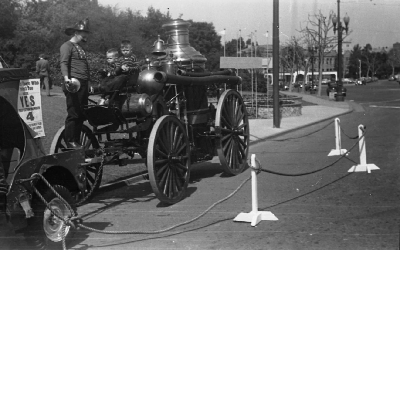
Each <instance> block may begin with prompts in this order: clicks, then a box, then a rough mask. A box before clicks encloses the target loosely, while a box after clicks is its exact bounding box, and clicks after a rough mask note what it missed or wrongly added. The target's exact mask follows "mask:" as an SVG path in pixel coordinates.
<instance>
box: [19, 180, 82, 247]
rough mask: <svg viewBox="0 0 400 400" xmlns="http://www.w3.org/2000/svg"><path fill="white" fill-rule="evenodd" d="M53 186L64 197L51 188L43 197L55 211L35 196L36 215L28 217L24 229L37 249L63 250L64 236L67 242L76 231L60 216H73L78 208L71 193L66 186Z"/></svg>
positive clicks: (28, 239) (32, 245)
mask: <svg viewBox="0 0 400 400" xmlns="http://www.w3.org/2000/svg"><path fill="white" fill-rule="evenodd" d="M53 188H54V190H55V191H56V192H57V193H58V194H59V195H60V197H61V198H62V199H60V198H59V197H58V196H57V195H56V194H55V193H54V192H53V191H52V190H50V189H48V190H47V191H46V192H45V193H44V194H43V198H44V199H45V200H46V201H47V203H48V204H49V206H50V208H51V209H52V210H53V211H54V213H52V212H51V211H50V210H49V208H47V207H46V205H45V204H44V203H43V201H42V200H41V199H39V198H35V199H34V202H33V204H32V208H33V211H34V213H35V216H34V217H32V218H30V219H28V227H27V228H26V230H25V231H24V236H25V238H26V241H27V242H28V244H29V245H30V246H31V247H33V248H36V249H37V250H46V249H47V250H52V249H54V250H56V249H59V250H61V249H62V239H63V236H64V238H65V241H66V243H67V242H68V240H69V239H70V238H71V237H72V234H73V233H74V230H73V229H72V228H71V227H70V226H69V225H68V226H65V224H64V221H63V220H62V219H60V218H58V216H59V217H61V218H63V219H65V218H67V217H71V214H73V213H72V212H71V210H73V211H75V210H76V207H75V205H74V201H73V198H72V196H71V193H70V192H69V190H68V189H66V188H65V187H64V186H60V185H54V186H53Z"/></svg>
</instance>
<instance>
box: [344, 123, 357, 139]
mask: <svg viewBox="0 0 400 400" xmlns="http://www.w3.org/2000/svg"><path fill="white" fill-rule="evenodd" d="M340 133H343V134H344V135H345V136H346V137H348V138H349V139H352V140H355V139H358V135H357V136H354V137H351V136H349V135H346V132H345V131H344V129H343V128H342V127H341V126H340Z"/></svg>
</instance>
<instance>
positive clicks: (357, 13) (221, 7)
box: [99, 0, 400, 48]
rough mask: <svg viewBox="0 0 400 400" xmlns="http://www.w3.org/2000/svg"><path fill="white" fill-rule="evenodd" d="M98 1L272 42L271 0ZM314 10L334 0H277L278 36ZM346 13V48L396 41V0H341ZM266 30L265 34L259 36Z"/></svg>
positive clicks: (293, 31) (325, 9)
mask: <svg viewBox="0 0 400 400" xmlns="http://www.w3.org/2000/svg"><path fill="white" fill-rule="evenodd" d="M99 4H101V5H103V6H107V5H110V6H112V7H117V9H119V10H121V11H123V10H125V9H127V8H130V9H131V10H133V11H141V12H142V14H143V15H145V14H146V11H147V9H148V7H150V6H153V7H154V8H155V9H158V10H160V11H161V12H163V13H167V11H168V10H169V12H170V14H171V16H172V18H174V19H175V18H179V16H180V15H181V18H182V19H184V20H187V19H192V20H193V21H196V22H201V21H206V22H212V23H213V24H214V27H215V29H216V31H217V32H222V31H223V30H224V29H225V30H226V35H225V40H226V41H229V40H231V39H234V38H236V37H237V36H238V34H239V30H241V33H242V37H243V38H244V39H245V40H246V37H247V36H248V35H251V33H252V32H253V34H254V35H255V37H256V40H257V41H258V43H259V44H266V43H272V12H273V0H264V1H261V0H241V1H238V0H199V1H196V2H193V1H184V0H148V1H147V2H143V1H139V0H99ZM319 10H321V11H322V13H323V14H324V15H326V16H327V15H328V14H329V11H330V10H332V11H334V12H335V13H337V0H280V1H279V28H280V33H281V34H280V41H281V42H284V41H285V40H287V38H289V37H291V36H293V35H296V36H297V35H298V32H297V31H298V30H300V24H301V26H302V27H304V26H305V22H306V21H307V18H308V15H309V14H310V15H313V14H315V13H317V12H318V11H319ZM346 13H347V14H348V16H349V17H350V30H351V31H352V33H351V34H350V35H349V36H348V38H349V39H350V40H351V43H352V44H351V48H352V47H353V45H355V44H360V45H361V46H365V45H366V44H367V43H370V44H371V45H372V47H389V48H390V47H392V46H393V43H396V42H400V24H399V16H400V1H399V0H347V1H342V0H341V1H340V15H341V17H342V18H343V17H344V16H345V14H346ZM267 31H268V32H269V34H268V39H267V37H266V36H265V33H266V32H267ZM155 36H156V33H155ZM248 37H250V36H248Z"/></svg>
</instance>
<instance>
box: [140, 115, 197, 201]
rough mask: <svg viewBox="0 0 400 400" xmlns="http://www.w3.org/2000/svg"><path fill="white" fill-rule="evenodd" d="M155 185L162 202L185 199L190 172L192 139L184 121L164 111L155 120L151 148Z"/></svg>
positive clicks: (149, 159)
mask: <svg viewBox="0 0 400 400" xmlns="http://www.w3.org/2000/svg"><path fill="white" fill-rule="evenodd" d="M147 167H148V171H149V179H150V184H151V187H152V188H153V191H154V193H155V195H156V196H157V197H158V199H159V200H160V201H161V202H162V203H167V204H174V203H177V202H178V201H180V200H182V198H183V196H184V194H185V191H186V188H187V185H188V183H189V176H190V147H189V139H188V136H187V133H186V131H185V127H184V125H183V124H182V122H180V121H179V119H178V118H176V117H175V116H173V115H164V116H162V117H161V118H159V119H158V120H157V122H156V123H155V124H154V126H153V129H152V131H151V134H150V139H149V146H148V149H147Z"/></svg>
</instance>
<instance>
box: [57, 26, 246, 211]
mask: <svg viewBox="0 0 400 400" xmlns="http://www.w3.org/2000/svg"><path fill="white" fill-rule="evenodd" d="M190 25H191V24H190V23H189V22H187V21H184V20H182V19H176V20H173V21H171V22H168V23H166V24H164V25H163V29H165V31H166V32H165V35H166V37H167V40H166V41H163V40H162V39H161V38H160V36H158V39H157V40H156V41H155V42H154V45H153V50H152V52H151V54H152V58H150V57H148V58H147V60H146V64H145V65H144V69H143V70H141V71H140V73H139V74H138V76H136V77H135V76H134V75H133V76H131V77H129V80H128V82H127V84H126V87H124V89H123V90H120V91H112V92H109V93H104V92H103V94H105V95H108V96H110V99H109V102H108V104H106V105H102V104H100V103H99V102H98V101H97V100H96V93H93V95H92V96H90V99H89V101H90V103H89V105H88V106H87V108H86V110H85V113H86V116H87V120H88V124H87V125H85V126H84V127H83V129H82V132H81V137H80V138H79V139H78V138H77V139H76V141H78V142H79V143H80V144H81V145H82V146H84V148H85V162H86V166H87V175H86V176H87V185H88V187H89V188H90V190H93V191H95V189H97V187H98V186H99V185H100V182H101V174H102V170H103V167H105V166H107V165H119V166H125V165H129V164H137V163H143V164H145V165H146V166H147V170H148V178H149V181H150V184H151V187H152V189H153V192H154V193H155V195H156V196H157V197H158V199H159V200H160V202H161V203H164V204H174V203H176V202H178V201H180V200H182V199H183V198H184V196H185V191H186V188H187V186H188V183H189V178H190V168H191V165H192V164H193V163H197V162H202V161H208V160H211V159H212V158H213V157H214V156H218V158H219V160H220V163H221V166H222V168H223V170H224V172H225V173H226V174H228V175H236V174H239V173H241V172H242V171H244V169H245V168H247V165H248V164H247V156H248V147H249V140H250V133H249V121H248V114H247V110H246V106H245V104H244V101H243V98H242V96H241V95H240V93H239V92H238V91H237V90H236V89H237V87H238V85H239V84H240V82H241V78H240V77H239V76H236V75H235V73H234V72H233V71H231V70H223V71H218V72H211V71H207V70H206V69H205V63H206V61H207V60H206V58H205V57H204V56H203V55H202V54H200V53H199V52H198V51H197V50H195V49H194V48H193V47H191V46H190V43H189V26H190ZM98 103H99V104H98ZM66 148H67V143H66V142H65V138H64V126H62V127H61V128H60V129H59V130H58V132H57V133H56V135H55V136H54V139H53V142H52V144H51V148H50V152H51V153H54V154H58V153H60V152H62V151H64V150H65V149H66Z"/></svg>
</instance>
